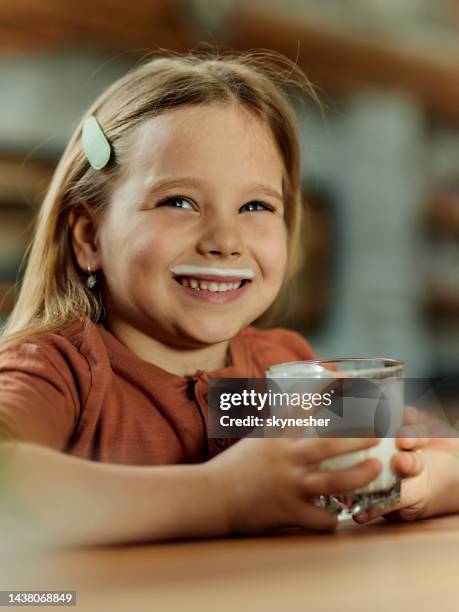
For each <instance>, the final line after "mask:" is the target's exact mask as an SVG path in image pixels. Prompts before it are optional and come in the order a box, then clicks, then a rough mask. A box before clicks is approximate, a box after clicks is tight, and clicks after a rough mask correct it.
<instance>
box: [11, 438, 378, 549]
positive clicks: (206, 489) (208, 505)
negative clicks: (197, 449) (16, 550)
mask: <svg viewBox="0 0 459 612" xmlns="http://www.w3.org/2000/svg"><path fill="white" fill-rule="evenodd" d="M376 443H377V440H374V439H360V438H359V439H301V438H272V439H244V440H241V441H239V442H238V443H237V444H235V445H234V446H232V447H231V448H229V449H228V450H227V451H225V452H224V453H221V454H220V455H218V456H217V457H215V458H213V459H212V460H211V461H208V462H207V463H203V464H197V465H177V466H164V467H144V466H142V467H131V466H119V465H113V464H104V463H96V462H91V461H87V460H84V459H79V458H76V457H71V456H68V455H65V454H63V453H60V452H58V451H55V450H50V449H48V448H45V447H41V446H38V445H36V444H31V443H28V442H16V441H15V442H2V443H0V485H1V490H0V512H1V511H2V510H3V511H6V509H7V508H8V507H13V506H16V507H17V506H18V505H19V510H20V512H19V513H18V512H17V511H16V512H15V515H17V516H19V517H21V519H20V520H22V521H25V524H24V527H26V528H30V527H32V529H33V530H34V531H37V530H39V531H40V532H41V533H43V532H45V534H46V537H47V538H48V540H49V541H50V542H51V543H52V544H58V545H92V544H108V543H121V542H133V541H146V540H164V539H175V538H189V537H209V536H224V535H227V534H229V533H241V532H244V533H254V532H262V531H267V530H271V529H276V528H279V527H285V526H299V527H304V528H309V529H319V530H330V529H333V528H334V527H335V526H336V519H335V518H334V517H332V516H331V515H330V514H329V513H328V512H326V511H325V510H323V509H321V508H316V507H315V506H314V504H313V497H314V496H316V495H320V494H328V493H331V492H334V493H338V492H344V491H350V490H353V489H356V488H358V487H360V486H364V485H365V484H367V483H368V482H370V481H371V480H373V479H374V478H376V476H377V475H378V473H379V471H380V468H381V466H380V464H379V462H378V461H377V460H376V459H368V460H366V461H364V462H362V463H360V464H358V465H356V466H354V467H352V468H349V469H345V470H339V471H338V470H337V471H330V470H318V469H316V468H315V464H317V463H319V462H320V461H322V460H323V459H325V458H328V457H331V456H336V455H339V454H343V453H348V452H352V451H355V450H360V449H363V448H369V447H371V446H374V445H375V444H376ZM5 501H6V503H4V502H5ZM2 505H3V508H1V506H2ZM0 518H1V517H0ZM6 523H8V521H6V522H4V521H3V520H1V521H0V529H1V525H2V524H6Z"/></svg>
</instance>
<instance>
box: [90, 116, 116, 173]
mask: <svg viewBox="0 0 459 612" xmlns="http://www.w3.org/2000/svg"><path fill="white" fill-rule="evenodd" d="M83 151H84V154H85V155H86V159H87V160H88V162H89V163H90V165H91V167H92V168H94V170H102V168H105V166H106V165H107V164H108V162H109V161H110V155H111V152H112V150H111V147H110V143H109V142H108V140H107V137H106V136H105V134H104V131H103V129H102V128H101V126H100V123H99V122H98V121H97V119H96V118H95V117H94V115H91V116H90V117H88V118H87V119H86V121H85V122H84V124H83Z"/></svg>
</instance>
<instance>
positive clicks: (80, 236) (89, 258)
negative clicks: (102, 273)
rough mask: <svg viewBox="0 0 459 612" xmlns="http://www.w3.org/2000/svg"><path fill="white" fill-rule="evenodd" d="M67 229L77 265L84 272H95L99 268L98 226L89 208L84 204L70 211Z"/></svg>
mask: <svg viewBox="0 0 459 612" xmlns="http://www.w3.org/2000/svg"><path fill="white" fill-rule="evenodd" d="M69 227H70V236H71V243H72V247H73V252H74V254H75V257H76V260H77V261H78V265H79V266H80V268H81V269H82V270H83V271H84V272H87V271H88V266H91V271H92V272H95V271H97V269H98V268H99V267H100V247H99V240H98V225H97V222H96V217H95V215H94V213H93V211H92V210H91V207H90V206H88V205H87V204H84V205H83V206H82V207H81V208H79V209H76V210H72V211H71V212H70V215H69Z"/></svg>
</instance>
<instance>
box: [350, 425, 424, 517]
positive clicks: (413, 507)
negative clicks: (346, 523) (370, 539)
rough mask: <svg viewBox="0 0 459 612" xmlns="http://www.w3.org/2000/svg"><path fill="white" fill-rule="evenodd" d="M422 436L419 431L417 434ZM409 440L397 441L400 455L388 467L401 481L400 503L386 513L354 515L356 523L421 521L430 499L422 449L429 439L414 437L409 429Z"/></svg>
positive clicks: (374, 512)
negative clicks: (381, 518) (378, 520)
mask: <svg viewBox="0 0 459 612" xmlns="http://www.w3.org/2000/svg"><path fill="white" fill-rule="evenodd" d="M420 433H423V432H422V430H421V431H419V432H418V434H420ZM412 434H413V436H412V437H406V438H397V446H398V448H399V449H400V452H398V453H396V454H395V455H394V457H393V459H392V468H393V470H394V472H396V473H398V474H399V475H400V476H401V478H402V483H401V496H400V498H401V499H400V503H399V504H398V505H397V506H394V507H392V508H390V509H388V510H385V511H381V510H376V509H372V510H370V511H369V512H368V513H365V514H358V515H356V516H354V517H353V518H354V520H355V521H356V522H357V523H365V522H368V521H372V520H374V519H375V518H378V517H380V516H385V518H387V519H388V520H395V521H397V520H399V521H403V520H404V521H413V520H415V519H417V518H421V517H422V516H423V515H424V514H425V512H426V508H427V506H428V503H429V500H430V493H431V486H430V479H431V474H430V473H429V469H428V467H427V466H426V462H425V452H424V450H423V449H425V448H426V447H427V445H428V443H429V438H423V437H421V436H420V435H417V432H416V431H414V428H413V429H412Z"/></svg>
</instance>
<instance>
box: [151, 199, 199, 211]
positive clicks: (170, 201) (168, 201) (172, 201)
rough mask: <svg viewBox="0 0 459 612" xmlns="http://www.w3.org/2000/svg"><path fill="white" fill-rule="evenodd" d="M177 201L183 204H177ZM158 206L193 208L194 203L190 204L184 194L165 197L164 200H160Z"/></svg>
mask: <svg viewBox="0 0 459 612" xmlns="http://www.w3.org/2000/svg"><path fill="white" fill-rule="evenodd" d="M177 202H181V204H179V205H176V203H177ZM184 203H185V205H184ZM156 206H157V207H158V206H172V208H185V209H191V210H193V206H192V204H190V202H189V201H188V200H187V199H186V198H184V197H183V196H173V197H171V198H165V199H164V200H161V202H158V204H157V205H156Z"/></svg>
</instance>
